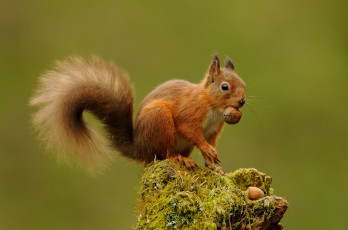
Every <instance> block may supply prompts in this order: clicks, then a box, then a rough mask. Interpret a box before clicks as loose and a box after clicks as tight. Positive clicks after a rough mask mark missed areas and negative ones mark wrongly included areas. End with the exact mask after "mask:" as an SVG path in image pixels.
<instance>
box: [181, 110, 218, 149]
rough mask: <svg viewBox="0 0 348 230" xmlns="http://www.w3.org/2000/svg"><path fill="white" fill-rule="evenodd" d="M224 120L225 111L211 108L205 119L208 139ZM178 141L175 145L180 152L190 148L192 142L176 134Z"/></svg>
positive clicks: (204, 132)
mask: <svg viewBox="0 0 348 230" xmlns="http://www.w3.org/2000/svg"><path fill="white" fill-rule="evenodd" d="M223 120H224V116H223V112H221V111H219V110H217V109H213V108H211V109H210V110H209V112H208V114H207V117H206V118H205V121H204V123H203V128H202V131H203V136H204V138H205V139H206V140H207V139H208V138H209V137H210V135H212V134H213V133H215V132H217V131H218V130H219V127H220V125H221V123H222V122H223ZM176 137H177V142H176V145H175V152H176V153H180V152H182V151H184V150H186V149H188V148H190V146H191V144H190V143H189V142H188V141H187V140H186V139H185V138H184V137H182V136H181V135H180V134H177V135H176Z"/></svg>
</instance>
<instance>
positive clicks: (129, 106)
mask: <svg viewBox="0 0 348 230" xmlns="http://www.w3.org/2000/svg"><path fill="white" fill-rule="evenodd" d="M245 91H246V85H245V83H244V81H243V80H242V79H241V78H240V77H239V76H238V75H237V73H236V72H235V68H234V65H233V63H232V61H231V60H230V59H229V58H226V61H225V67H224V68H222V67H220V61H219V58H218V56H217V54H215V55H214V56H213V59H212V63H211V65H210V66H209V68H208V71H207V73H206V75H205V77H204V79H203V80H202V81H201V82H200V83H198V84H193V83H190V82H188V81H184V80H170V81H167V82H165V83H163V84H161V85H159V86H158V87H156V88H155V89H154V90H153V91H152V92H150V93H149V95H147V96H146V97H145V99H144V100H143V102H142V103H141V105H140V108H139V110H138V114H137V115H136V117H135V121H133V97H134V96H133V89H132V87H131V85H130V84H129V82H128V76H127V74H126V73H125V72H123V71H121V70H119V69H118V68H116V67H115V66H114V65H113V64H112V63H111V62H108V63H106V62H104V61H103V60H102V59H100V58H98V57H92V58H91V59H90V60H85V59H83V58H80V57H71V58H70V59H68V60H66V61H58V62H57V63H56V66H55V67H54V69H53V70H51V71H48V72H46V73H45V74H43V75H42V76H41V77H40V85H39V88H38V90H37V92H36V94H35V95H34V97H33V98H32V99H31V101H30V104H31V105H32V106H34V107H35V108H36V112H35V113H34V115H33V123H34V125H35V127H36V128H37V130H38V134H39V137H40V139H42V140H43V141H44V142H46V144H47V145H48V147H52V148H54V149H55V150H56V152H57V154H58V159H60V160H63V161H66V162H71V161H77V162H78V163H79V164H80V165H81V166H84V167H85V168H86V169H87V170H89V171H91V172H96V171H100V170H102V169H103V168H104V167H105V166H107V165H108V164H109V162H110V160H111V159H112V154H111V152H112V151H113V149H115V150H117V151H118V152H120V154H121V155H123V156H125V157H127V158H131V159H134V160H136V161H141V162H145V163H148V162H151V161H153V160H154V159H157V160H163V159H166V158H172V159H173V160H176V161H179V162H181V163H182V164H184V165H186V166H187V167H188V168H192V167H195V166H196V163H195V162H194V161H193V160H192V159H190V158H189V156H190V154H191V152H192V150H193V148H194V147H197V148H198V149H200V150H201V152H202V156H203V158H204V160H205V164H206V166H207V167H209V168H210V169H212V170H214V171H216V172H218V173H220V174H223V171H222V170H221V168H220V167H218V166H216V164H218V163H219V162H220V159H219V156H218V153H217V151H216V149H215V147H216V144H217V138H218V136H219V133H220V132H221V130H222V127H223V126H224V122H225V121H226V122H227V123H230V124H235V123H237V122H238V121H239V119H240V116H241V112H240V110H239V109H240V108H241V107H242V106H243V105H244V103H245ZM85 110H87V111H90V112H91V113H92V114H93V115H94V116H95V117H96V118H98V119H99V120H100V122H102V123H103V125H104V126H103V127H104V128H105V131H106V133H107V136H106V137H105V136H103V135H100V134H99V133H98V132H97V131H96V130H95V129H93V127H92V125H91V124H89V123H88V122H87V121H86V120H85V119H84V116H83V111H85ZM224 111H225V112H224Z"/></svg>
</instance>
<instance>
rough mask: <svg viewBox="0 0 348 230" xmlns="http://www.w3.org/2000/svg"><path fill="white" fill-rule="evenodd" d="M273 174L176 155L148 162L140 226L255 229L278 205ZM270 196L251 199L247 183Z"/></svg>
mask: <svg viewBox="0 0 348 230" xmlns="http://www.w3.org/2000/svg"><path fill="white" fill-rule="evenodd" d="M271 181H272V180H271V177H269V176H266V175H265V174H264V173H261V172H259V171H257V170H256V169H239V170H237V171H235V172H234V173H228V174H226V176H221V175H220V174H218V173H216V172H213V171H211V170H209V169H207V168H200V167H197V168H195V169H193V170H188V169H186V168H185V167H184V166H183V165H181V164H179V163H177V162H173V161H171V160H164V161H158V162H156V163H152V164H150V165H148V166H147V167H145V169H144V174H143V176H142V182H141V186H140V190H139V192H140V197H139V206H138V207H139V216H138V221H137V226H136V229H253V228H256V226H260V224H262V223H263V222H265V220H269V219H270V218H271V217H272V215H273V214H274V212H275V211H276V209H277V206H276V202H277V197H275V196H271V195H272V189H271V187H270V185H271ZM249 186H256V187H259V188H260V189H261V190H263V191H264V193H265V195H266V197H264V198H261V199H259V200H256V201H253V200H249V199H248V196H247V192H246V189H247V188H248V187H249Z"/></svg>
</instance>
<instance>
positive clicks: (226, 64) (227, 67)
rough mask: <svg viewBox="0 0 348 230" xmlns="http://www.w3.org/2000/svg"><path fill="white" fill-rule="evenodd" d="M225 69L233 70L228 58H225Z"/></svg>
mask: <svg viewBox="0 0 348 230" xmlns="http://www.w3.org/2000/svg"><path fill="white" fill-rule="evenodd" d="M225 68H226V69H232V70H234V65H233V63H232V60H231V59H230V58H229V57H226V60H225Z"/></svg>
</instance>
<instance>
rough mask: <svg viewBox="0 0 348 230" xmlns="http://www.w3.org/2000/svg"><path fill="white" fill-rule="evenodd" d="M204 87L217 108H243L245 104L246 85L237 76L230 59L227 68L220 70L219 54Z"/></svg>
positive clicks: (227, 61) (226, 64) (214, 58)
mask: <svg viewBox="0 0 348 230" xmlns="http://www.w3.org/2000/svg"><path fill="white" fill-rule="evenodd" d="M204 87H205V88H206V89H207V92H208V94H209V96H210V97H211V98H212V99H213V100H214V101H213V104H214V106H215V107H217V108H221V109H225V108H226V107H228V106H232V107H234V108H238V109H239V108H241V107H242V106H243V105H244V104H245V91H246V85H245V83H244V81H243V80H242V79H241V78H240V77H239V76H238V75H237V73H236V72H235V70H234V65H233V63H232V61H231V59H230V58H228V57H227V58H226V61H225V68H220V61H219V57H218V55H217V54H214V57H213V61H212V64H211V65H210V67H209V71H208V73H207V75H206V77H205V79H204Z"/></svg>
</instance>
